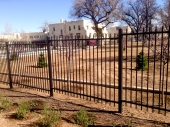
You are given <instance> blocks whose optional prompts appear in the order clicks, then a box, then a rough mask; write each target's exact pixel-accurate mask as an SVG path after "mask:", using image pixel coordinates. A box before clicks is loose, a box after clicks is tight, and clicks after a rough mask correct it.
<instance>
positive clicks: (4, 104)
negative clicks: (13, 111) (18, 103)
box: [0, 96, 13, 110]
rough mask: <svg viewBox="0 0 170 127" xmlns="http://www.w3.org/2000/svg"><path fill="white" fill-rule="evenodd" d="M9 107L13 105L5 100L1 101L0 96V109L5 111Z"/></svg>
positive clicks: (0, 97)
mask: <svg viewBox="0 0 170 127" xmlns="http://www.w3.org/2000/svg"><path fill="white" fill-rule="evenodd" d="M11 105H13V103H12V102H11V101H9V100H8V99H7V98H5V99H3V98H2V96H0V107H1V108H2V109H3V110H7V109H8V108H9V106H11Z"/></svg>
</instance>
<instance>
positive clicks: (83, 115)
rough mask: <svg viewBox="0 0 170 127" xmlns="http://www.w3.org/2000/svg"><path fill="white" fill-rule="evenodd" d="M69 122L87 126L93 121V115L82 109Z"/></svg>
mask: <svg viewBox="0 0 170 127" xmlns="http://www.w3.org/2000/svg"><path fill="white" fill-rule="evenodd" d="M71 122H73V123H76V124H79V125H81V126H83V127H88V125H89V124H93V123H94V115H93V114H88V113H87V111H86V110H84V109H82V110H80V111H78V112H77V113H76V114H75V115H74V118H73V119H72V120H71Z"/></svg>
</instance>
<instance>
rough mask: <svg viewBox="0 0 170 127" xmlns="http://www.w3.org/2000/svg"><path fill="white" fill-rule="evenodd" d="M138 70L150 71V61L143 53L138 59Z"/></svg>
mask: <svg viewBox="0 0 170 127" xmlns="http://www.w3.org/2000/svg"><path fill="white" fill-rule="evenodd" d="M136 63H137V67H136V68H137V69H138V70H148V59H147V57H146V56H144V52H143V51H141V52H140V53H139V55H138V56H137V58H136Z"/></svg>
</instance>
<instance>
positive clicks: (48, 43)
mask: <svg viewBox="0 0 170 127" xmlns="http://www.w3.org/2000/svg"><path fill="white" fill-rule="evenodd" d="M46 43H47V53H48V68H49V83H50V96H53V82H52V63H51V49H50V46H51V44H50V41H48V37H47V39H46Z"/></svg>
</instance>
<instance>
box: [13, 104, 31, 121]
mask: <svg viewBox="0 0 170 127" xmlns="http://www.w3.org/2000/svg"><path fill="white" fill-rule="evenodd" d="M28 112H30V110H29V104H28V102H26V101H23V102H21V104H19V105H18V108H17V112H16V115H17V118H18V119H22V118H25V116H26V114H27V113H28Z"/></svg>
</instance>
